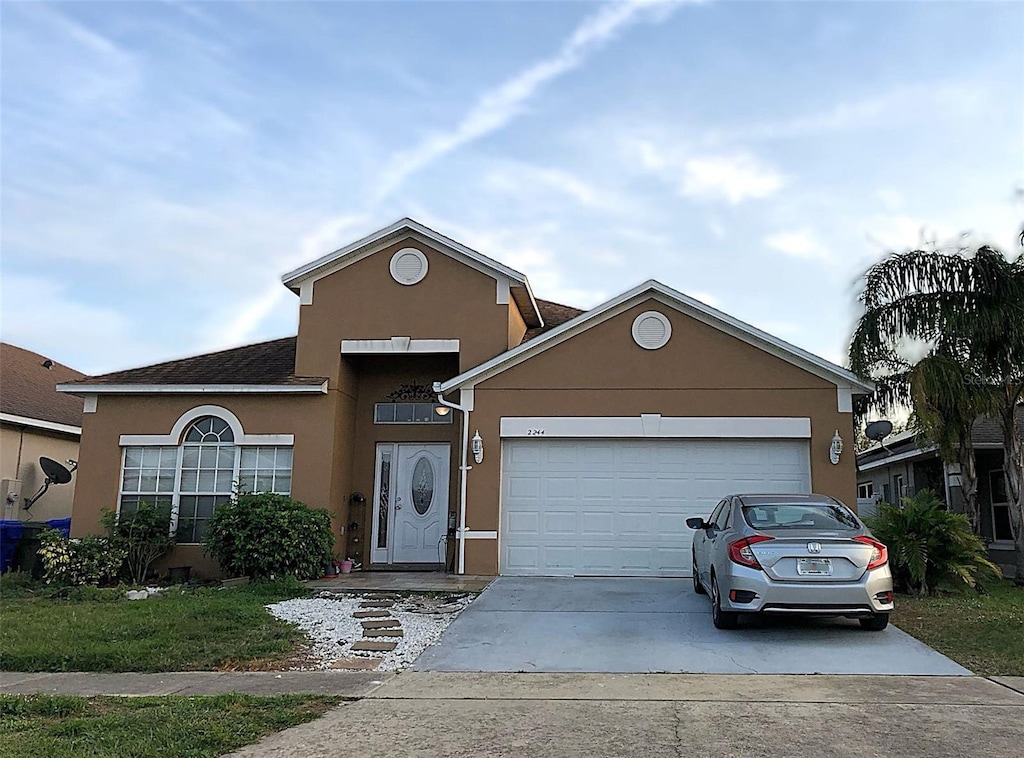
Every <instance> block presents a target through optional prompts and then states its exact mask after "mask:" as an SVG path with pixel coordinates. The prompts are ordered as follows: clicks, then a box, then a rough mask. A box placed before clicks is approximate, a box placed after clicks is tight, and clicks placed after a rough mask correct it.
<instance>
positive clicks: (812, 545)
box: [807, 542, 821, 553]
mask: <svg viewBox="0 0 1024 758" xmlns="http://www.w3.org/2000/svg"><path fill="white" fill-rule="evenodd" d="M807 552H808V553H820V552H821V543H820V542H808V543H807Z"/></svg>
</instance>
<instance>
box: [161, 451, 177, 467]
mask: <svg viewBox="0 0 1024 758" xmlns="http://www.w3.org/2000/svg"><path fill="white" fill-rule="evenodd" d="M177 465H178V448H176V447H162V448H160V468H174V467H175V466H177Z"/></svg>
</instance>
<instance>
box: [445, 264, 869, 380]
mask: <svg viewBox="0 0 1024 758" xmlns="http://www.w3.org/2000/svg"><path fill="white" fill-rule="evenodd" d="M651 297H654V298H655V299H657V300H659V301H661V302H663V303H664V304H665V305H668V306H669V307H671V308H675V309H676V310H678V311H680V312H681V313H684V314H686V315H688V316H690V317H692V318H694V319H696V320H697V321H700V322H701V323H704V324H707V325H708V326H711V327H714V328H715V329H718V330H719V331H722V332H725V333H726V334H729V335H731V336H733V337H736V338H738V339H740V340H742V341H744V342H746V343H748V344H750V345H753V346H754V347H757V348H759V349H761V350H764V351H765V352H767V353H770V354H772V355H774V356H776V357H777V358H781V359H782V360H784V361H787V362H788V363H791V364H793V365H795V366H797V367H799V368H802V369H804V370H805V371H809V372H810V373H812V374H815V375H816V376H819V377H821V378H823V379H826V380H828V381H830V382H832V383H834V384H835V385H836V386H837V387H842V388H849V389H850V390H851V391H852V392H853V394H856V395H864V394H869V393H871V392H872V391H874V385H873V384H871V383H870V382H866V381H864V380H863V379H860V378H859V377H858V376H857V375H856V374H854V373H853V372H851V371H849V370H847V369H845V368H843V367H842V366H837V365H836V364H834V363H831V362H830V361H827V360H825V359H824V358H819V357H818V356H816V355H814V354H812V353H809V352H807V351H806V350H803V349H802V348H799V347H796V346H795V345H791V344H789V343H788V342H785V341H783V340H781V339H779V338H778V337H773V336H772V335H770V334H768V333H767V332H763V331H761V330H760V329H758V328H757V327H754V326H751V325H750V324H746V323H744V322H742V321H740V320H739V319H736V318H733V317H732V316H729V315H728V314H726V313H723V312H722V311H719V310H717V309H715V308H712V307H711V306H710V305H705V304H704V303H702V302H700V301H699V300H695V299H694V298H692V297H690V296H688V295H684V294H683V293H682V292H678V291H677V290H674V289H672V288H671V287H668V286H666V285H664V284H662V283H661V282H658V281H655V280H654V279H649V280H648V281H646V282H644V283H643V284H640V285H638V286H636V287H634V288H632V289H630V290H627V291H625V292H623V293H622V294H621V295H618V296H616V297H613V298H612V299H611V300H608V301H607V302H605V303H602V304H601V305H599V306H597V307H596V308H593V309H591V310H589V311H586V312H584V313H581V314H579V315H578V316H576V317H574V318H572V319H570V320H569V321H566V322H565V323H564V324H562V325H561V326H558V327H555V328H554V329H551V330H550V331H548V332H546V333H545V334H542V335H540V336H538V337H536V338H535V339H531V340H529V341H526V342H523V343H522V344H521V345H519V347H517V348H514V349H512V350H509V351H508V352H506V353H502V354H501V355H499V356H497V357H495V358H492V359H491V360H489V361H486V362H484V363H482V364H480V365H479V366H476V367H475V368H472V369H470V370H469V371H466V372H464V373H462V374H460V375H459V376H456V377H454V378H453V379H449V380H448V381H447V382H443V383H441V384H440V385H438V386H436V387H435V389H437V390H438V391H440V392H441V393H444V394H447V393H448V392H451V391H452V390H454V389H458V388H461V387H464V386H467V385H469V386H473V385H475V384H477V383H479V382H482V381H484V380H486V379H489V378H490V377H492V376H495V375H496V374H500V373H501V372H502V371H505V370H507V369H509V368H512V367H513V366H515V365H517V364H519V363H522V362H523V361H525V360H529V359H530V358H532V357H533V356H535V355H537V354H538V353H541V352H543V351H545V350H547V349H548V348H550V347H554V346H555V345H558V344H560V343H561V342H564V341H565V340H567V339H569V338H571V337H573V336H575V335H577V334H579V333H581V332H583V331H586V330H587V329H589V328H591V327H592V326H596V325H597V324H600V323H603V322H604V321H607V320H608V319H610V318H612V317H613V316H615V315H618V314H619V313H621V312H623V311H625V310H627V309H629V308H631V307H633V305H635V304H636V303H638V302H641V301H643V300H645V299H649V298H651Z"/></svg>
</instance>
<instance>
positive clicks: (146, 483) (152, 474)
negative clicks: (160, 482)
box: [139, 468, 157, 492]
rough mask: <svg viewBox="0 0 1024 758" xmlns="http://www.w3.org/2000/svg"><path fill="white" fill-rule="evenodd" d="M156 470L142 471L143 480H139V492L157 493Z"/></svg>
mask: <svg viewBox="0 0 1024 758" xmlns="http://www.w3.org/2000/svg"><path fill="white" fill-rule="evenodd" d="M156 482H157V476H156V470H155V469H149V468H144V469H142V478H141V479H140V480H139V492H156Z"/></svg>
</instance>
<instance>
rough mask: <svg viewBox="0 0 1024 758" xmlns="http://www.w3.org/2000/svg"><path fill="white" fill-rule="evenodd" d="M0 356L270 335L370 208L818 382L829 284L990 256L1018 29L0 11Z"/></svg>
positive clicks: (1022, 50)
mask: <svg viewBox="0 0 1024 758" xmlns="http://www.w3.org/2000/svg"><path fill="white" fill-rule="evenodd" d="M0 14H2V17H0V20H2V25H0V29H2V31H0V35H2V36H0V43H2V48H0V65H2V68H0V85H2V93H0V118H2V124H0V148H2V165H0V214H2V216H0V224H2V226H0V256H2V257H0V275H2V276H0V335H2V338H3V340H4V341H7V342H13V343H15V344H18V345H20V346H22V347H26V348H29V349H31V350H35V351H37V352H40V353H43V354H45V355H47V356H48V357H50V358H53V359H55V360H58V361H60V362H62V363H65V364H68V365H70V366H72V367H74V368H77V369H79V370H81V371H84V372H87V373H93V374H95V373H101V372H106V371H112V370H117V369H121V368H127V367H131V366H139V365H145V364H148V363H153V362H157V361H162V360H169V359H173V358H178V357H183V356H187V355H194V354H198V353H202V352H208V351H212V350H217V349H221V348H226V347H231V346H235V345H241V344H247V343H251V342H258V341H262V340H267V339H273V338H276V337H281V336H286V335H292V334H295V331H296V328H297V322H298V310H299V305H298V298H297V296H295V295H293V294H292V293H290V292H289V291H288V290H286V289H285V288H284V287H283V285H282V284H281V279H280V277H281V275H282V274H283V273H285V272H287V271H290V270H292V269H294V268H296V267H298V266H299V265H301V264H303V263H305V262H308V261H311V260H313V259H316V258H318V257H320V256H321V255H324V254H326V253H328V252H330V251H331V250H334V249H337V248H339V247H342V246H344V245H346V244H348V243H349V242H352V241H354V240H355V239H358V238H359V237H361V236H364V235H365V234H367V233H369V232H372V231H374V230H376V229H378V228H381V227H383V226H386V225H388V224H389V223H391V222H393V221H394V220H396V219H398V218H401V217H403V216H411V217H413V218H415V219H417V220H418V221H420V222H422V223H424V224H426V225H428V226H430V227H432V228H434V229H436V230H437V231H439V232H441V233H443V234H445V235H447V236H449V237H452V238H454V239H457V240H459V241H460V242H462V243H464V244H466V245H469V246H470V247H472V248H474V249H476V250H479V251H480V252H482V253H484V254H485V255H488V256H490V257H492V258H495V259H497V260H499V261H501V262H503V263H505V264H506V265H509V266H511V267H513V268H515V269H518V270H519V271H522V272H523V273H525V274H526V275H527V276H528V277H529V279H530V281H531V284H532V286H533V289H534V292H535V294H536V295H537V297H540V298H544V299H549V300H555V301H558V302H562V303H566V304H569V305H574V306H578V307H582V308H588V307H592V306H594V305H596V304H598V303H601V302H602V301H604V300H606V299H609V298H611V297H613V296H615V295H616V294H618V293H620V292H622V291H624V290H626V289H628V288H630V287H632V286H634V285H636V284H638V283H640V282H642V281H644V280H646V279H649V278H654V279H658V280H660V281H662V282H663V283H665V284H667V285H669V286H670V287H673V288H675V289H678V290H681V291H683V292H685V293H687V294H690V295H692V296H694V297H696V298H698V299H700V300H703V301H704V302H706V303H708V304H710V305H713V306H715V307H717V308H719V309H721V310H724V311H726V312H727V313H729V314H731V315H732V316H735V317H736V318H739V319H741V320H743V321H746V322H748V323H750V324H753V325H755V326H757V327H759V328H761V329H764V330H766V331H768V332H770V333H772V334H775V335H776V336H778V337H780V338H782V339H784V340H787V341H789V342H791V343H793V344H795V345H798V346H800V347H802V348H804V349H806V350H809V351H811V352H813V353H816V354H818V355H820V356H822V357H824V358H827V359H829V360H832V361H834V362H838V363H843V362H845V355H846V345H847V342H848V338H849V335H850V333H851V332H852V328H853V323H854V320H855V318H856V315H857V310H856V294H857V286H858V284H857V279H858V276H859V274H861V273H862V272H863V271H864V269H865V268H866V267H867V266H868V265H869V264H870V263H871V262H872V261H874V260H877V259H879V258H880V257H882V256H883V255H885V254H886V253H887V252H888V251H891V250H901V249H905V248H908V247H915V246H918V245H920V244H921V242H922V240H939V241H942V240H946V239H950V238H953V237H955V236H956V235H958V234H959V233H961V232H971V233H972V237H971V238H970V240H971V241H972V243H977V244H981V243H983V242H988V243H994V244H997V245H999V246H1000V247H1001V248H1002V249H1003V250H1004V251H1005V252H1006V253H1007V254H1011V255H1015V254H1016V253H1017V252H1018V248H1017V246H1016V230H1017V229H1018V228H1019V224H1020V220H1021V216H1022V204H1021V191H1022V188H1024V45H1022V44H1021V41H1020V40H1021V36H1020V32H1021V29H1022V28H1024V4H1021V3H1009V2H1007V3H996V2H991V3H983V2H975V3H953V2H932V3H926V2H917V3H911V2H905V3H896V2H886V3H881V2H877V3H876V2H854V3H842V2H788V3H783V2H777V3H776V2H756V3H748V2H713V1H710V2H697V3H687V2H644V3H620V2H604V3H596V2H568V3H555V2H528V3H524V2H519V3H513V2H487V1H481V2H466V3H458V2H420V3H411V2H409V3H399V2H373V3H355V2H316V3H297V2H289V3H271V2H249V3H228V2H156V1H155V0H154V1H152V2H119V3H93V2H67V3H42V2H3V3H2V4H0Z"/></svg>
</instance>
